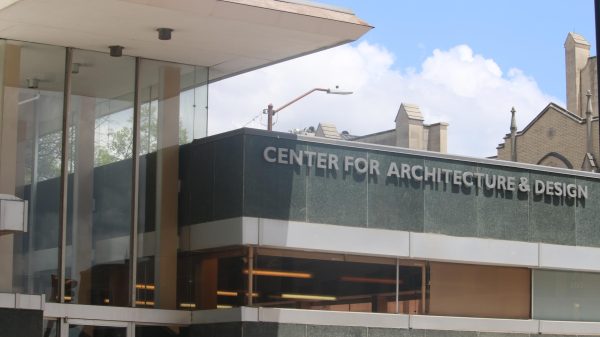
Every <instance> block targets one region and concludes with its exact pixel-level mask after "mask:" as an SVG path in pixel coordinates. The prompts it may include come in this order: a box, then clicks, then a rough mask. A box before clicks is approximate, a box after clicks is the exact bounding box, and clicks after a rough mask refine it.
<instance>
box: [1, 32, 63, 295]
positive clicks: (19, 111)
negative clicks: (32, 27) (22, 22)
mask: <svg viewBox="0 0 600 337" xmlns="http://www.w3.org/2000/svg"><path fill="white" fill-rule="evenodd" d="M0 44H1V46H0V50H1V51H0V53H1V54H2V55H1V57H2V64H3V65H4V71H3V74H4V77H3V80H4V83H3V97H4V100H3V106H2V116H3V117H2V126H1V127H2V128H3V130H2V136H3V140H2V142H3V143H2V148H3V149H4V151H2V152H1V158H0V165H2V174H3V176H2V180H1V182H0V184H1V185H2V186H0V189H1V190H3V191H6V192H5V193H10V194H14V195H16V196H17V197H20V198H22V199H25V200H27V201H28V203H29V207H28V225H27V226H28V231H27V232H26V233H13V234H5V235H0V251H1V252H0V256H1V257H2V261H0V273H2V277H0V292H17V293H24V294H46V295H47V297H46V299H47V300H48V301H55V300H57V298H56V291H57V284H58V283H57V282H56V280H58V271H57V270H58V249H57V247H58V237H59V234H58V233H59V206H60V205H59V200H60V165H61V158H62V156H61V142H62V116H63V90H64V77H65V71H64V64H65V49H64V48H60V47H54V46H47V45H41V44H35V43H24V42H17V41H4V40H3V41H2V42H0Z"/></svg>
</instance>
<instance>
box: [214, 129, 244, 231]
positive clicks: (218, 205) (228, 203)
mask: <svg viewBox="0 0 600 337" xmlns="http://www.w3.org/2000/svg"><path fill="white" fill-rule="evenodd" d="M243 146H244V137H243V135H235V136H232V137H228V138H223V139H220V140H219V141H217V142H215V144H214V151H215V154H214V184H215V188H214V193H213V198H214V220H219V219H227V218H233V217H239V216H242V201H243V199H242V198H243V178H242V177H243V172H244V165H243V164H244V161H243V155H244V149H243Z"/></svg>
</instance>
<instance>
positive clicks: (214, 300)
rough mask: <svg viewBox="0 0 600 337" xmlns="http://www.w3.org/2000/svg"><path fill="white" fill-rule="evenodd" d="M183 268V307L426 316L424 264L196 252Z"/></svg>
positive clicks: (254, 251)
mask: <svg viewBox="0 0 600 337" xmlns="http://www.w3.org/2000/svg"><path fill="white" fill-rule="evenodd" d="M180 260H181V261H180V262H181V263H186V264H188V266H190V270H193V272H192V273H191V274H189V275H186V274H180V280H179V284H180V288H181V289H182V290H184V289H186V284H189V286H188V289H187V291H183V292H181V293H180V302H181V303H180V305H181V304H183V303H185V306H187V307H193V308H194V309H215V308H231V307H238V306H242V305H250V306H260V307H275V308H300V309H315V310H334V311H356V312H382V313H406V314H409V313H410V314H420V313H422V312H423V311H424V303H425V301H424V299H425V296H424V286H423V282H422V280H423V276H424V274H425V273H424V270H425V269H424V268H425V264H424V263H423V262H420V261H398V260H396V259H387V258H374V257H359V256H350V255H340V254H324V253H311V252H297V251H284V250H274V249H265V248H247V249H237V250H230V251H220V252H205V253H191V254H187V255H185V256H183V255H182V256H181V259H180Z"/></svg>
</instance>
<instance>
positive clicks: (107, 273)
mask: <svg viewBox="0 0 600 337" xmlns="http://www.w3.org/2000/svg"><path fill="white" fill-rule="evenodd" d="M73 64H74V65H77V66H76V67H74V68H73V69H74V71H73V73H72V76H71V78H72V79H71V81H72V92H71V115H70V120H69V137H71V139H70V144H69V145H70V148H69V151H70V154H69V155H70V160H71V161H70V163H69V169H70V170H69V189H68V193H69V198H68V213H69V214H68V217H67V220H68V221H67V261H66V262H67V263H66V282H67V286H68V287H69V288H68V291H67V293H66V294H65V302H70V303H79V304H96V305H112V306H126V305H129V302H130V301H129V288H130V284H131V283H130V280H129V237H130V227H131V190H132V181H131V176H132V174H131V172H132V166H131V165H132V160H131V158H132V155H133V153H132V144H133V143H132V142H133V138H132V130H133V97H134V95H133V92H134V73H135V62H134V59H133V58H131V57H125V56H123V57H111V56H109V55H108V54H104V53H97V52H90V51H83V50H75V51H74V52H73ZM75 69H76V71H75Z"/></svg>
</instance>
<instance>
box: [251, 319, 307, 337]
mask: <svg viewBox="0 0 600 337" xmlns="http://www.w3.org/2000/svg"><path fill="white" fill-rule="evenodd" d="M243 334H244V335H243V337H305V336H306V325H302V324H278V323H269V322H246V323H244V326H243Z"/></svg>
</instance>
